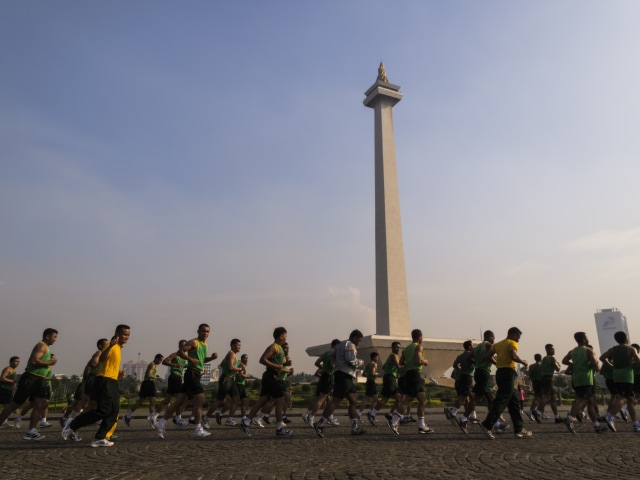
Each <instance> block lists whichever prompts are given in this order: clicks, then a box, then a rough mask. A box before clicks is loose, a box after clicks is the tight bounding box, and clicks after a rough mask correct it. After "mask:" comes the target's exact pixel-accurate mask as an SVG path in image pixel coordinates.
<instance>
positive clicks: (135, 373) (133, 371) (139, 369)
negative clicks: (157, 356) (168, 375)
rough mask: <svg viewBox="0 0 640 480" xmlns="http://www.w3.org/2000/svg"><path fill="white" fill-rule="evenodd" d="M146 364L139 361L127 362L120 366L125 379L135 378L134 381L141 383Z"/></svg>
mask: <svg viewBox="0 0 640 480" xmlns="http://www.w3.org/2000/svg"><path fill="white" fill-rule="evenodd" d="M148 364H149V363H148V362H145V361H144V360H141V361H139V362H134V361H133V360H129V361H128V362H126V363H124V364H123V365H122V369H123V370H124V374H125V375H126V376H127V377H135V378H136V379H138V380H140V381H142V380H144V374H145V373H146V371H147V365H148Z"/></svg>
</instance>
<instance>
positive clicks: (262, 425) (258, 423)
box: [251, 417, 264, 428]
mask: <svg viewBox="0 0 640 480" xmlns="http://www.w3.org/2000/svg"><path fill="white" fill-rule="evenodd" d="M251 423H253V424H254V425H257V426H258V427H260V428H264V423H262V420H261V419H260V418H258V417H253V419H252V420H251Z"/></svg>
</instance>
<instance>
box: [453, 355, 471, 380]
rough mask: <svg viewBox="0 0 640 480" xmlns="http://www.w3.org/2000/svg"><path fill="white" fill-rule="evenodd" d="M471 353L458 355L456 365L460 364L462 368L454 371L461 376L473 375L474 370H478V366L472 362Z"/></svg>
mask: <svg viewBox="0 0 640 480" xmlns="http://www.w3.org/2000/svg"><path fill="white" fill-rule="evenodd" d="M470 357H471V352H470V351H469V352H462V353H461V354H460V355H458V358H457V359H456V363H459V364H460V368H459V369H458V368H456V369H455V370H454V371H455V372H457V373H459V374H460V375H473V372H474V370H475V369H476V365H475V363H474V362H473V361H471V360H470Z"/></svg>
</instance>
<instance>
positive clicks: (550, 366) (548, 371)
mask: <svg viewBox="0 0 640 480" xmlns="http://www.w3.org/2000/svg"><path fill="white" fill-rule="evenodd" d="M540 373H541V375H542V376H543V377H553V374H554V373H556V368H555V363H554V362H553V361H552V360H551V357H549V355H547V356H546V357H543V358H542V363H541V364H540Z"/></svg>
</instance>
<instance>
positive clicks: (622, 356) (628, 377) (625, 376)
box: [611, 345, 633, 383]
mask: <svg viewBox="0 0 640 480" xmlns="http://www.w3.org/2000/svg"><path fill="white" fill-rule="evenodd" d="M630 348H633V347H630V346H629V345H616V346H615V347H613V348H612V349H611V359H612V360H613V361H612V362H611V363H613V381H614V382H616V383H633V360H632V359H631V357H629V349H630Z"/></svg>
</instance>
